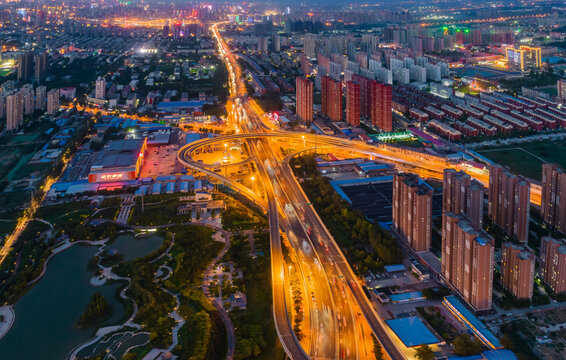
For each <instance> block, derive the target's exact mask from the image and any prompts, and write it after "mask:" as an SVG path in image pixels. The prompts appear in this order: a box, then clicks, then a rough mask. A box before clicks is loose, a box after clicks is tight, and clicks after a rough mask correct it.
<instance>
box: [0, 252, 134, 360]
mask: <svg viewBox="0 0 566 360" xmlns="http://www.w3.org/2000/svg"><path fill="white" fill-rule="evenodd" d="M97 250H98V249H97V248H96V247H93V246H82V245H75V246H72V247H71V248H69V249H67V250H65V251H63V252H62V253H60V254H57V255H56V256H54V257H53V258H52V259H51V260H50V262H49V265H48V267H47V271H46V273H45V275H44V277H43V278H42V279H41V280H40V281H39V283H38V284H37V285H35V286H34V287H33V288H31V289H30V291H28V292H27V293H26V294H25V295H24V296H23V297H22V298H21V299H20V300H19V301H18V302H17V303H16V304H15V306H14V311H15V313H16V318H15V321H14V325H13V326H12V328H11V329H10V331H9V332H8V333H7V334H6V336H4V338H2V339H1V340H0V354H2V355H1V358H2V359H6V360H16V359H42V360H51V359H53V360H61V359H65V358H66V356H67V355H68V354H69V353H70V351H71V350H72V349H73V348H75V347H76V346H78V345H80V344H81V343H83V342H85V341H87V340H89V339H90V338H91V337H92V336H93V335H94V333H95V332H96V329H92V328H91V329H86V330H79V329H77V328H76V326H75V324H76V322H77V320H78V319H79V317H80V315H81V313H82V312H83V311H84V309H85V308H86V305H87V304H88V302H89V300H90V297H91V296H92V295H93V294H94V293H96V292H100V293H102V294H103V295H104V296H105V297H106V299H107V300H108V302H109V303H110V305H111V306H112V308H113V314H112V317H111V318H110V319H109V320H108V321H106V323H104V324H103V326H104V325H110V324H117V323H119V321H120V320H121V319H122V318H123V317H124V311H125V309H124V306H123V305H122V303H121V302H120V301H119V300H118V298H117V297H116V296H115V294H116V290H117V289H118V288H119V287H121V284H118V283H112V284H106V285H103V286H100V287H93V286H91V285H90V284H89V280H90V278H91V277H92V275H93V273H92V272H90V271H87V264H88V262H89V260H90V259H91V258H92V257H93V256H94V254H95V253H96V252H97Z"/></svg>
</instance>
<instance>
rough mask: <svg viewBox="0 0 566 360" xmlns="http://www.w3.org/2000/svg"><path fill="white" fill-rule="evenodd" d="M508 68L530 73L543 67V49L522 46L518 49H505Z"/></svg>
mask: <svg viewBox="0 0 566 360" xmlns="http://www.w3.org/2000/svg"><path fill="white" fill-rule="evenodd" d="M505 58H506V60H507V66H508V67H509V68H510V69H513V70H520V71H528V70H531V69H538V68H540V67H541V64H542V60H541V49H540V48H537V47H529V46H524V45H521V46H520V47H519V48H518V49H516V48H513V47H507V48H505Z"/></svg>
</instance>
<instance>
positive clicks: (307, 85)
mask: <svg viewBox="0 0 566 360" xmlns="http://www.w3.org/2000/svg"><path fill="white" fill-rule="evenodd" d="M295 106H296V109H297V110H296V111H297V116H299V118H300V119H301V120H303V121H309V122H310V121H312V82H311V81H310V80H309V79H307V78H305V77H298V78H297V81H296V102H295Z"/></svg>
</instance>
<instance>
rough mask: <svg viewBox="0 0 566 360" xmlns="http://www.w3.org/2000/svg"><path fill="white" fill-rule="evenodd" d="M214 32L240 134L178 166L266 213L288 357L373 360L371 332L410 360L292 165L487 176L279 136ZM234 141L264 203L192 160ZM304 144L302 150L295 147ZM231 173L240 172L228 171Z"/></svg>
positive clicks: (201, 144) (311, 138)
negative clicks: (283, 145)
mask: <svg viewBox="0 0 566 360" xmlns="http://www.w3.org/2000/svg"><path fill="white" fill-rule="evenodd" d="M212 31H213V34H214V36H215V38H216V41H217V43H218V48H219V53H220V56H221V57H222V59H223V61H224V62H225V64H226V66H227V69H228V72H229V75H230V78H229V81H230V95H231V96H230V101H229V103H228V104H227V109H228V111H229V116H228V119H229V122H230V123H232V124H233V125H234V127H235V130H236V134H234V135H228V136H221V137H217V138H212V139H202V140H199V141H196V142H193V143H190V144H187V145H186V146H184V147H182V148H181V149H180V151H179V153H178V159H179V161H180V162H181V163H182V164H184V165H185V166H187V167H189V168H191V169H194V170H197V171H199V172H201V173H204V174H205V175H208V176H210V177H213V178H216V179H218V180H220V181H222V182H224V183H225V184H227V185H228V186H230V187H232V188H233V189H234V190H235V191H237V192H239V193H241V194H243V195H245V196H246V197H248V198H249V199H251V200H252V201H254V202H255V203H256V204H258V206H260V207H262V208H263V209H264V210H265V211H266V212H267V214H268V217H269V224H270V239H271V266H272V290H273V313H274V320H275V327H276V330H277V333H278V335H279V338H280V341H281V344H282V345H283V348H284V349H285V352H286V353H287V355H288V356H289V357H290V358H292V359H309V358H312V359H369V358H373V354H372V353H371V351H372V348H373V342H372V339H371V336H370V332H371V333H373V334H374V335H375V337H376V338H377V339H378V341H379V342H380V343H381V345H382V347H383V350H384V352H385V353H386V355H387V356H388V357H389V358H391V359H404V358H412V357H413V352H414V351H412V350H410V349H407V348H405V347H404V346H403V345H402V344H401V343H400V342H399V340H398V339H397V338H396V337H395V335H394V334H393V333H392V332H391V330H390V329H389V328H388V326H386V324H385V322H384V320H383V316H382V314H380V312H379V310H380V309H378V308H376V307H375V305H374V304H373V303H372V302H371V301H370V300H369V299H368V297H367V296H366V295H365V293H364V291H363V289H362V286H361V283H360V282H359V280H358V278H357V276H356V275H355V274H354V272H353V271H352V269H351V267H350V266H349V264H348V262H347V261H346V258H345V256H344V254H343V253H342V251H341V250H340V248H339V246H338V245H337V244H336V242H335V241H334V239H333V237H332V235H331V234H330V233H329V231H328V229H327V228H326V226H325V225H324V223H323V222H322V220H321V219H320V218H319V216H318V214H317V213H316V211H315V210H314V208H313V207H312V205H311V204H310V202H309V200H308V198H307V196H306V194H305V193H304V192H303V191H302V188H301V186H300V184H299V183H298V181H297V179H296V178H295V176H294V174H293V172H292V170H291V167H290V165H289V162H290V160H291V158H292V157H293V156H296V155H298V154H299V153H300V152H302V151H309V150H312V148H313V145H314V146H318V147H319V148H320V147H324V148H325V149H326V148H329V149H341V150H348V151H351V152H352V154H357V155H358V156H366V157H370V158H372V159H378V160H380V161H385V162H390V163H393V164H395V165H396V166H397V168H398V170H400V171H409V172H413V173H417V174H419V175H421V176H424V177H432V178H436V179H442V172H443V170H444V169H445V168H456V169H459V170H460V169H463V170H465V171H467V172H468V173H470V175H472V176H473V177H474V178H476V179H478V180H479V181H480V182H482V183H483V184H484V185H487V183H488V175H487V174H486V173H485V171H484V172H482V171H479V170H478V169H474V168H472V167H469V166H467V165H465V164H451V163H448V162H447V161H446V160H444V159H443V158H441V157H435V156H432V155H430V156H429V155H424V154H422V153H418V152H414V151H409V150H403V149H399V148H395V147H391V146H387V145H384V144H380V145H379V146H372V145H367V144H365V143H362V142H357V141H349V140H346V139H342V138H335V137H331V136H323V135H316V134H310V133H298V132H283V131H280V130H278V129H274V128H273V126H272V125H271V124H270V123H268V122H267V121H265V116H264V113H263V111H262V110H261V108H260V107H259V106H257V104H255V103H254V102H253V101H252V100H249V99H248V97H247V91H246V88H245V86H244V83H243V81H242V76H241V69H240V68H239V65H238V64H237V62H236V58H235V56H234V54H232V53H231V52H230V51H229V49H228V46H227V45H226V42H225V41H224V39H223V38H222V37H221V35H220V33H219V31H218V24H215V25H214V26H213V27H212ZM281 139H283V140H286V141H289V142H290V144H291V143H292V144H293V147H295V148H297V149H298V150H297V151H295V152H293V153H291V154H288V155H287V156H283V154H281V153H280V152H279V151H278V150H277V148H278V146H273V144H274V142H275V141H278V140H281ZM236 140H239V141H245V142H246V144H247V147H248V150H249V152H250V156H251V157H252V158H253V161H254V163H255V164H256V167H257V176H258V177H259V180H260V181H261V183H262V185H263V189H264V195H265V198H264V197H262V196H260V193H259V192H258V191H254V190H253V189H250V188H249V187H247V186H244V185H242V184H241V183H239V182H238V181H235V180H233V179H230V178H229V177H227V176H223V175H222V174H221V173H219V172H217V171H214V170H215V169H214V168H215V167H218V165H214V164H205V163H203V162H199V161H197V160H195V159H193V155H195V154H196V153H198V151H199V150H200V149H203V148H205V147H206V146H210V145H212V144H215V143H224V144H226V143H229V142H233V141H236ZM300 144H302V145H303V146H302V147H301V146H298V147H297V145H300ZM248 161H249V160H244V161H242V163H247V162H248ZM234 165H238V164H231V166H234ZM537 195H538V197H537ZM531 201H533V202H535V203H537V202H540V193H539V194H537V193H536V189H535V190H534V191H532V196H531ZM282 233H284V234H285V235H286V237H287V239H288V240H289V243H290V245H291V247H292V250H293V251H294V253H295V255H296V258H297V260H298V261H297V264H299V266H298V267H299V268H298V269H293V270H294V271H295V273H296V274H298V275H299V277H300V278H301V283H302V287H303V294H304V296H303V306H304V311H305V320H306V321H305V322H304V323H303V328H305V329H304V334H305V337H304V338H303V339H302V340H301V341H299V339H297V337H296V336H295V333H294V331H293V327H292V322H291V318H290V315H289V313H290V309H291V304H290V302H291V296H290V294H289V292H288V289H287V287H288V279H285V277H286V274H290V271H291V269H286V268H285V263H284V260H283V255H282V242H281V234H282ZM286 281H287V282H286Z"/></svg>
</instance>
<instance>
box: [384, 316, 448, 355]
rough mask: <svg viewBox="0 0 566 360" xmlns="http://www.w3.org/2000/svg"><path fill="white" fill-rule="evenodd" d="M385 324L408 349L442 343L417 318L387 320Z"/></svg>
mask: <svg viewBox="0 0 566 360" xmlns="http://www.w3.org/2000/svg"><path fill="white" fill-rule="evenodd" d="M385 322H386V323H387V325H389V327H390V328H391V330H393V332H394V333H395V335H397V336H398V337H399V339H401V341H402V342H403V344H405V346H407V347H413V346H420V345H423V344H427V345H430V344H436V343H438V342H440V340H439V339H438V338H437V337H436V336H434V334H433V333H432V332H431V331H430V330H429V329H428V328H427V327H426V326H425V324H423V322H422V321H421V320H420V319H419V318H418V317H416V316H411V317H406V318H399V319H392V320H386V321H385Z"/></svg>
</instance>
